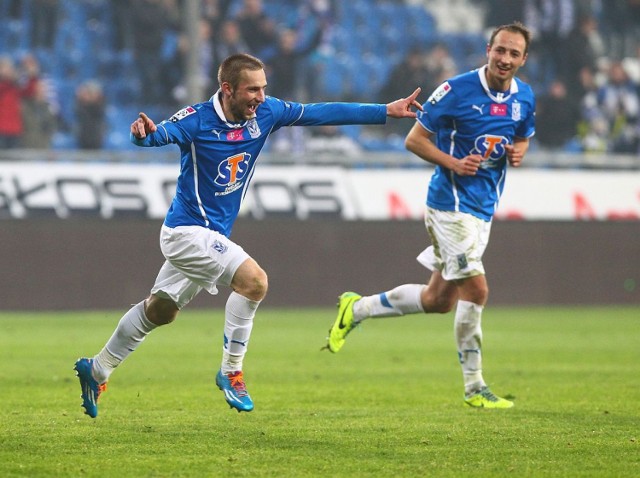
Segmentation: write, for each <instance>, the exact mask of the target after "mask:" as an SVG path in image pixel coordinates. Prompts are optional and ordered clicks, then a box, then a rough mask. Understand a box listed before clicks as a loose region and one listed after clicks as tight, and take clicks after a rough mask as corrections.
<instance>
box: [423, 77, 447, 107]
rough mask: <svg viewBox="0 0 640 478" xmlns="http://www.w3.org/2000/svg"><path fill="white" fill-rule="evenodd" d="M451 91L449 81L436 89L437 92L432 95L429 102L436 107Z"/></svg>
mask: <svg viewBox="0 0 640 478" xmlns="http://www.w3.org/2000/svg"><path fill="white" fill-rule="evenodd" d="M450 91H451V85H450V84H449V82H448V81H445V82H444V83H442V84H441V85H440V86H438V87H437V88H436V90H435V91H434V92H433V93H432V94H431V96H430V97H429V99H428V100H427V101H428V102H429V103H431V104H432V105H435V104H436V103H437V102H438V101H440V100H441V99H442V98H444V97H445V96H446V95H447V93H449V92H450Z"/></svg>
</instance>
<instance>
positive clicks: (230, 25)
mask: <svg viewBox="0 0 640 478" xmlns="http://www.w3.org/2000/svg"><path fill="white" fill-rule="evenodd" d="M214 34H215V35H216V38H217V40H216V41H214V44H213V52H214V71H218V68H219V66H220V64H221V63H222V60H224V59H225V58H227V57H228V56H231V55H235V54H236V53H246V52H248V51H249V45H247V42H245V41H244V39H243V38H242V33H241V32H240V25H238V22H237V21H236V20H233V19H229V20H225V21H224V22H223V23H222V24H221V25H220V32H219V33H217V34H216V33H215V32H214ZM213 77H214V78H215V75H213Z"/></svg>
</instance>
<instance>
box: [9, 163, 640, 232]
mask: <svg viewBox="0 0 640 478" xmlns="http://www.w3.org/2000/svg"><path fill="white" fill-rule="evenodd" d="M431 174H432V170H431V169H421V168H415V169H343V168H341V167H337V166H336V167H322V166H318V167H312V166H291V165H287V166H272V165H266V164H265V165H258V168H257V169H256V173H255V175H254V178H253V180H252V184H251V189H250V191H249V193H248V194H247V197H246V200H245V203H244V204H243V207H242V210H241V215H242V216H245V217H253V218H255V219H264V218H269V217H275V216H291V217H297V218H298V219H302V220H304V219H308V218H310V217H315V216H335V217H337V218H342V219H346V220H421V219H422V213H423V205H424V201H425V197H426V191H427V187H428V184H429V178H430V177H431ZM177 175H178V165H177V164H176V165H156V164H149V165H138V164H116V163H104V164H86V163H20V162H0V218H5V219H7V218H16V219H21V218H22V219H28V218H35V217H41V216H53V217H58V218H61V219H65V218H70V217H76V216H97V217H102V218H105V219H110V218H113V217H118V216H121V215H129V216H131V215H137V216H141V217H149V218H156V219H160V218H163V217H164V214H165V212H166V211H167V209H168V207H169V204H170V202H171V198H172V196H173V192H174V191H175V182H176V177H177ZM496 219H499V220H562V221H566V220H579V221H583V220H597V221H607V220H634V221H637V220H639V219H640V172H638V171H615V172H613V171H612V172H604V171H591V170H537V169H513V170H510V171H509V173H508V176H507V183H506V187H505V193H504V195H503V198H502V201H501V203H500V206H499V208H498V212H497V214H496Z"/></svg>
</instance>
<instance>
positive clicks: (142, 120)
mask: <svg viewBox="0 0 640 478" xmlns="http://www.w3.org/2000/svg"><path fill="white" fill-rule="evenodd" d="M157 129H158V127H157V126H156V124H155V123H154V122H153V120H152V119H151V118H149V117H148V116H147V115H146V114H144V113H140V115H139V117H138V118H137V119H136V120H135V121H134V122H133V123H131V134H132V135H134V136H135V137H136V138H138V139H143V138H146V137H147V135H148V134H149V133H153V132H155V131H156V130H157Z"/></svg>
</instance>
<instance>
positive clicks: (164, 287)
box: [74, 54, 422, 418]
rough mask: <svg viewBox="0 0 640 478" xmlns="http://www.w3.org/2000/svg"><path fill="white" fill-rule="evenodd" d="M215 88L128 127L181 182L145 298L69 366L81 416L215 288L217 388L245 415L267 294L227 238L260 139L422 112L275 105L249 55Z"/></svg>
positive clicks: (401, 103)
mask: <svg viewBox="0 0 640 478" xmlns="http://www.w3.org/2000/svg"><path fill="white" fill-rule="evenodd" d="M218 82H219V85H220V88H219V90H218V91H217V92H216V93H215V94H214V95H213V96H212V97H211V99H210V100H209V101H206V102H204V103H199V104H196V105H193V106H189V107H186V108H184V109H182V110H180V111H178V112H177V113H175V114H174V115H173V116H172V117H171V118H169V119H168V120H165V121H162V122H161V123H160V124H158V125H156V124H155V123H154V122H153V121H152V120H151V119H150V118H149V117H147V115H145V114H144V113H140V117H139V118H137V119H136V120H135V121H134V122H133V123H132V124H131V141H132V142H133V143H134V144H136V145H138V146H143V147H150V146H164V145H167V144H171V143H173V144H177V145H178V146H179V148H180V175H179V177H178V184H177V188H176V194H175V197H174V198H173V201H172V203H171V206H170V208H169V211H168V213H167V215H166V218H165V221H164V224H163V226H162V228H161V232H160V248H161V251H162V254H163V255H164V257H165V259H166V261H165V262H164V264H163V265H162V267H161V269H160V272H159V273H158V276H157V278H156V281H155V284H154V285H153V287H152V289H151V292H150V295H149V296H148V297H147V298H146V299H145V300H143V301H141V302H140V303H138V304H136V305H134V306H133V307H132V308H131V309H130V310H129V311H128V312H126V313H125V314H124V316H123V317H122V318H121V319H120V322H119V323H118V325H117V327H116V329H115V331H114V333H113V335H112V336H111V338H110V339H109V340H108V341H107V343H106V345H105V346H104V348H103V349H102V350H101V351H100V352H99V353H98V354H97V355H95V356H94V357H93V358H86V357H85V358H80V359H78V361H77V362H76V363H75V367H74V368H75V370H76V372H77V376H78V378H79V379H80V386H81V388H82V395H81V396H82V401H83V403H82V406H83V407H84V409H85V413H86V414H87V415H89V416H91V417H92V418H95V417H96V416H97V415H98V399H99V397H100V394H101V393H102V392H103V391H104V390H105V389H106V384H107V380H108V379H109V376H110V375H111V373H112V372H113V370H114V369H115V368H116V367H117V366H118V365H120V363H122V361H123V360H125V359H126V358H127V357H128V356H129V354H131V352H133V351H134V350H135V349H136V348H137V347H138V346H139V345H140V343H141V342H142V341H143V340H144V339H145V337H146V336H147V335H148V334H149V333H150V332H151V331H152V330H153V329H155V328H156V327H158V326H161V325H165V324H169V323H171V322H173V320H174V319H175V318H176V316H177V315H178V312H179V311H180V310H181V309H182V308H183V307H184V306H186V305H187V304H188V303H189V302H190V301H191V300H192V299H193V298H194V297H195V296H196V295H197V294H198V293H199V292H200V291H202V290H203V289H204V290H206V291H207V292H209V293H210V294H217V292H218V289H217V287H218V286H229V287H231V289H232V291H231V293H230V295H229V298H228V299H227V302H226V306H225V323H224V337H223V338H224V341H223V349H222V364H221V366H220V370H219V371H218V373H217V375H216V377H215V382H216V385H217V386H218V388H219V389H220V390H222V391H223V392H224V397H225V400H226V401H227V403H228V404H229V405H230V407H232V408H235V409H236V410H238V412H241V411H246V412H249V411H251V410H253V401H252V400H251V397H250V395H249V393H248V392H247V388H246V385H245V382H244V376H243V359H244V356H245V354H246V351H247V345H248V343H249V338H250V336H251V329H252V326H253V319H254V316H255V313H256V309H257V308H258V306H259V305H260V302H261V301H262V299H264V297H265V295H266V293H267V274H266V273H265V271H264V270H263V269H262V268H261V267H260V266H259V265H258V263H257V262H256V261H255V260H254V259H253V258H251V256H250V255H249V254H248V253H247V252H245V251H244V249H243V248H242V247H241V246H239V245H238V244H236V243H235V242H233V241H232V240H231V239H229V237H230V235H231V229H232V227H233V224H234V222H235V220H236V217H237V215H238V211H239V209H240V204H241V203H242V200H243V198H244V196H245V194H246V193H247V189H248V187H249V182H250V181H251V177H252V176H253V172H254V168H255V166H256V161H257V159H258V155H259V154H260V151H261V150H262V148H263V147H264V145H265V142H266V140H267V138H268V136H269V135H270V134H271V133H273V132H275V131H277V130H278V129H280V128H282V127H283V126H297V125H299V126H310V125H343V124H384V123H385V122H386V118H387V116H389V117H392V118H416V112H415V111H414V110H413V108H417V109H420V110H421V109H422V106H421V105H420V103H418V102H417V101H416V98H417V96H418V94H419V92H420V88H417V89H416V90H415V91H414V92H413V93H412V94H411V95H410V96H408V97H407V98H401V99H398V100H396V101H393V102H391V103H389V104H386V105H384V104H364V103H317V104H301V103H295V102H286V101H282V100H280V99H277V98H273V97H270V96H267V94H266V88H267V80H266V75H265V67H264V64H263V63H262V61H261V60H259V59H257V58H255V57H253V56H250V55H247V54H237V55H232V56H230V57H228V58H226V59H225V60H224V61H223V62H222V64H221V66H220V68H219V70H218Z"/></svg>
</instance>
